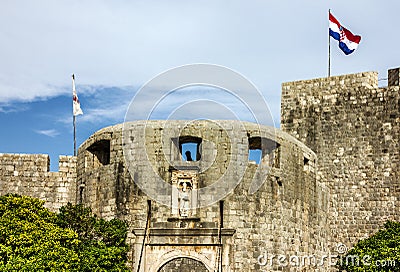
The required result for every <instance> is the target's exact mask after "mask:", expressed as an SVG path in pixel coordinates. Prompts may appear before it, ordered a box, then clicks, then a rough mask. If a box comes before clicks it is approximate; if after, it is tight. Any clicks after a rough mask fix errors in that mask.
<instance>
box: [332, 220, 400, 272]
mask: <svg viewBox="0 0 400 272" xmlns="http://www.w3.org/2000/svg"><path fill="white" fill-rule="evenodd" d="M338 267H339V269H340V270H342V271H348V272H356V271H357V272H361V271H363V272H372V271H374V272H375V271H393V272H395V271H400V223H399V222H392V221H388V222H386V224H385V228H384V229H382V230H379V231H378V232H377V233H376V234H375V235H373V236H371V237H369V238H367V239H364V240H360V241H359V242H358V243H357V244H356V245H355V246H354V247H353V248H352V249H350V250H349V251H348V252H347V254H346V255H345V256H342V257H341V259H340V260H339V263H338Z"/></svg>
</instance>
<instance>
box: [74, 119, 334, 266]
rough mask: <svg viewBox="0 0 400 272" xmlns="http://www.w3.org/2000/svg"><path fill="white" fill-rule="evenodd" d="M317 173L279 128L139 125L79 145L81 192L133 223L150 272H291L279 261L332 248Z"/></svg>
mask: <svg viewBox="0 0 400 272" xmlns="http://www.w3.org/2000/svg"><path fill="white" fill-rule="evenodd" d="M316 167H317V157H316V155H315V153H314V152H313V151H312V150H311V149H310V148H308V147H307V146H305V145H304V144H303V143H301V142H299V141H298V140H296V139H295V138H294V137H292V136H290V135H289V134H287V133H285V132H282V131H280V130H279V129H277V128H274V127H270V126H264V125H259V124H255V123H250V122H241V121H230V120H194V121H185V120H179V121H174V120H168V121H158V120H157V121H156V120H150V121H135V122H129V123H124V124H118V125H115V126H110V127H106V128H103V129H101V130H99V131H97V132H95V133H94V134H93V135H91V136H90V137H89V138H88V139H87V140H86V141H85V142H84V143H83V144H82V145H81V146H80V147H79V151H78V166H77V190H76V191H77V199H78V202H80V203H83V204H85V205H87V206H89V207H91V208H92V210H93V212H94V213H96V214H97V215H98V216H100V217H102V218H105V219H112V218H119V219H122V220H125V221H126V222H127V223H128V225H129V233H128V243H129V244H130V246H131V247H130V249H131V251H130V256H129V265H131V266H132V267H133V268H135V269H137V267H138V266H140V271H146V272H147V271H215V269H218V268H221V267H222V269H223V271H259V270H260V269H264V270H268V271H270V270H278V269H280V271H289V268H290V267H286V268H283V269H284V270H282V267H281V268H279V263H278V261H277V259H272V260H271V256H272V255H274V256H279V255H281V256H285V257H286V258H287V260H286V261H287V262H289V257H290V256H293V255H296V256H298V257H299V258H302V257H303V256H315V257H316V258H318V257H321V256H323V255H324V254H326V252H327V251H328V249H327V248H328V246H329V241H328V237H329V225H328V199H329V196H328V190H327V189H326V188H325V186H324V183H323V182H322V181H321V180H320V178H317V173H316V170H315V169H317V168H316ZM317 260H318V259H317ZM303 261H304V260H303ZM288 266H289V263H288ZM304 268H305V270H306V271H314V268H315V267H313V266H305V267H304ZM285 269H288V270H285ZM292 269H293V267H292ZM290 271H291V270H290Z"/></svg>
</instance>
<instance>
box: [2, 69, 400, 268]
mask: <svg viewBox="0 0 400 272" xmlns="http://www.w3.org/2000/svg"><path fill="white" fill-rule="evenodd" d="M399 70H400V69H399V68H397V69H391V70H389V75H388V86H387V87H385V88H380V87H378V75H377V73H375V72H367V73H359V74H352V75H344V76H334V77H329V78H321V79H313V80H304V81H296V82H289V83H284V84H282V101H281V129H276V128H272V127H268V126H262V125H258V124H254V123H248V122H239V121H227V120H196V121H137V122H130V123H125V124H119V125H115V126H111V127H107V128H104V129H101V130H100V131H97V132H96V133H94V134H93V135H92V136H90V137H89V138H88V139H87V140H86V141H85V142H84V143H83V144H82V145H81V146H80V148H79V151H78V156H77V157H69V156H60V161H59V171H58V172H49V157H48V155H26V154H0V176H1V180H0V193H1V194H6V193H19V194H24V195H30V196H34V197H38V198H41V199H43V200H45V201H46V206H47V207H49V208H50V209H52V210H57V209H58V208H59V207H61V206H62V205H65V204H66V203H67V202H72V203H83V204H85V205H87V206H90V207H91V208H92V210H93V212H94V213H96V214H98V215H99V216H101V217H103V218H106V219H111V218H114V217H117V218H120V219H122V220H126V221H127V222H128V223H129V234H128V243H129V244H130V245H131V252H130V256H129V265H130V266H131V267H132V269H135V271H136V270H137V268H138V267H139V266H140V271H146V272H148V271H157V272H169V271H200V272H201V271H271V270H272V271H300V270H301V271H317V270H319V271H328V270H330V269H331V268H330V267H329V263H328V262H327V263H324V266H318V267H316V266H312V265H307V264H306V265H305V266H302V267H296V266H294V265H285V266H283V267H279V266H278V263H277V262H275V261H274V260H272V261H271V262H269V260H268V262H267V261H266V260H267V257H268V256H272V255H275V256H277V255H280V254H281V255H284V256H288V257H289V256H291V255H296V256H299V257H302V256H315V257H316V260H317V261H321V258H322V257H323V256H325V255H328V254H330V253H331V254H337V253H336V252H335V250H336V245H337V244H339V243H343V244H345V245H346V246H348V247H350V246H352V245H353V244H355V243H356V242H357V241H358V240H359V239H361V238H364V237H368V236H369V235H371V234H373V233H374V232H376V231H377V230H378V229H379V228H380V227H381V226H382V224H383V223H384V222H385V221H387V220H389V219H390V220H397V221H400V210H399V209H398V207H399V204H400V203H399V201H400V183H399V174H400V167H399V165H400V154H399V152H400V151H399V150H400V144H399V139H400V137H399V136H400V99H399V97H400V95H399V88H400V84H399V79H400V73H399ZM189 146H190V154H187V153H186V151H188V150H189V149H188V148H189ZM253 152H259V153H258V154H260V155H259V156H260V160H259V161H257V162H255V161H250V160H249V159H248V154H249V153H252V154H253ZM185 153H186V154H185ZM157 182H159V183H157ZM160 182H161V183H160ZM231 189H232V190H231ZM218 196H222V197H218Z"/></svg>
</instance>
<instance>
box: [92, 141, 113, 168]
mask: <svg viewBox="0 0 400 272" xmlns="http://www.w3.org/2000/svg"><path fill="white" fill-rule="evenodd" d="M87 151H89V152H90V153H92V154H93V160H96V161H98V162H99V163H100V164H102V165H107V164H110V140H100V141H97V142H95V143H94V144H92V145H91V146H90V147H88V148H87Z"/></svg>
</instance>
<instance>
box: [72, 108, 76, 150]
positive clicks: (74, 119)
mask: <svg viewBox="0 0 400 272" xmlns="http://www.w3.org/2000/svg"><path fill="white" fill-rule="evenodd" d="M72 116H73V117H72V120H73V125H74V156H76V117H75V115H74V114H72Z"/></svg>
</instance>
